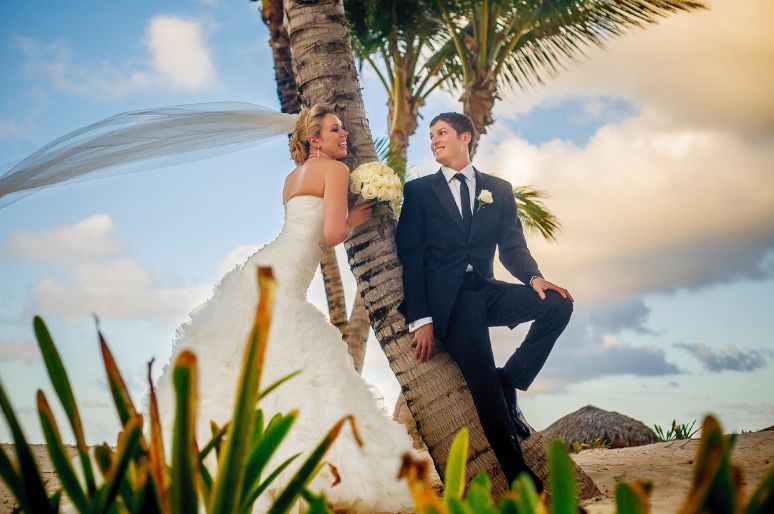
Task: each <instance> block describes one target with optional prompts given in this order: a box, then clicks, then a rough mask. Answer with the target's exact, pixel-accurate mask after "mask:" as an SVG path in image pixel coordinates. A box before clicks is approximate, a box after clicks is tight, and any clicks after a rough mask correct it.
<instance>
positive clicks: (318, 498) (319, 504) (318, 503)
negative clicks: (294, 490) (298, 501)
mask: <svg viewBox="0 0 774 514" xmlns="http://www.w3.org/2000/svg"><path fill="white" fill-rule="evenodd" d="M301 497H302V498H303V499H304V500H306V503H308V504H309V508H308V509H307V511H306V514H333V511H332V510H330V509H329V508H328V505H327V502H326V500H325V495H324V494H314V493H313V492H311V491H310V490H309V489H304V490H303V491H301Z"/></svg>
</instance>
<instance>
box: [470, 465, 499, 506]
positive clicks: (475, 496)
mask: <svg viewBox="0 0 774 514" xmlns="http://www.w3.org/2000/svg"><path fill="white" fill-rule="evenodd" d="M465 502H466V503H467V504H468V506H469V507H470V508H471V510H472V511H473V512H475V513H476V514H496V513H497V509H496V508H495V504H494V501H493V500H492V486H491V484H490V483H489V477H488V476H486V473H484V472H483V471H482V472H481V473H479V474H477V475H476V476H475V477H473V480H471V481H470V486H469V487H468V494H467V495H465Z"/></svg>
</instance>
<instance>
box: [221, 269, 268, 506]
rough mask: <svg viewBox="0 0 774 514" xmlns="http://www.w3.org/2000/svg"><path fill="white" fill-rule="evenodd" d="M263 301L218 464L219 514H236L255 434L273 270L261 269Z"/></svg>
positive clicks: (255, 322) (252, 331) (259, 277)
mask: <svg viewBox="0 0 774 514" xmlns="http://www.w3.org/2000/svg"><path fill="white" fill-rule="evenodd" d="M257 273H258V286H259V289H260V300H259V302H258V308H257V310H256V315H255V320H254V322H253V328H252V330H251V332H250V335H249V337H248V340H247V345H246V348H245V352H244V358H243V360H242V369H241V371H240V374H239V380H238V381H237V394H236V397H235V399H234V411H233V415H232V416H231V428H230V429H229V431H228V436H227V438H226V442H225V445H224V448H223V453H222V455H221V456H220V460H219V462H218V476H217V479H216V480H215V483H214V485H213V489H212V494H211V499H210V504H209V508H208V510H209V511H210V512H217V513H218V514H237V513H238V509H239V506H240V499H241V498H242V488H243V486H244V474H245V467H246V466H245V465H246V462H247V451H248V447H249V444H250V441H251V436H252V434H253V426H252V425H253V423H254V422H255V417H254V415H253V412H254V409H255V405H256V403H257V400H258V387H259V384H260V380H261V372H262V370H263V360H264V356H265V353H266V341H267V339H268V334H269V328H270V325H271V312H272V309H273V306H274V290H275V285H276V284H275V281H274V277H273V276H272V272H271V268H258V270H257Z"/></svg>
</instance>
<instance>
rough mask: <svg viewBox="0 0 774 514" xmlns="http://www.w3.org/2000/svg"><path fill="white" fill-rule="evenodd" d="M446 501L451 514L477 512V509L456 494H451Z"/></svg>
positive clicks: (471, 513)
mask: <svg viewBox="0 0 774 514" xmlns="http://www.w3.org/2000/svg"><path fill="white" fill-rule="evenodd" d="M444 502H445V505H446V509H447V510H448V512H449V514H476V511H474V510H473V509H472V508H471V507H470V506H469V505H468V504H467V503H465V502H463V501H462V499H461V498H457V497H456V496H450V497H449V498H447V499H445V500H444Z"/></svg>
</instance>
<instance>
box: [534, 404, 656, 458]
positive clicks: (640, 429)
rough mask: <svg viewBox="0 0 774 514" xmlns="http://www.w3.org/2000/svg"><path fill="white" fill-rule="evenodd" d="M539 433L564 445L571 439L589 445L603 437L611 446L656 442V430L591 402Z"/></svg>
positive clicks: (623, 446)
mask: <svg viewBox="0 0 774 514" xmlns="http://www.w3.org/2000/svg"><path fill="white" fill-rule="evenodd" d="M541 433H542V434H543V436H544V437H545V438H546V439H549V440H551V439H556V438H559V439H562V440H563V441H564V442H566V443H567V445H568V446H572V443H574V442H578V443H581V444H588V445H591V444H592V442H594V441H595V440H599V441H604V440H606V441H607V443H608V444H609V445H610V447H611V448H626V447H629V446H640V445H643V444H650V443H657V442H658V436H656V433H655V432H654V431H653V430H651V429H650V428H648V427H647V426H645V425H644V424H643V423H641V422H640V421H637V420H636V419H632V418H630V417H629V416H624V415H623V414H619V413H617V412H610V411H606V410H602V409H598V408H597V407H594V406H593V405H586V406H585V407H583V408H581V409H578V410H576V411H575V412H573V413H572V414H568V415H566V416H565V417H563V418H560V419H558V420H557V421H555V422H554V423H553V424H552V425H551V426H549V427H548V428H546V429H545V430H543V432H541Z"/></svg>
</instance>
